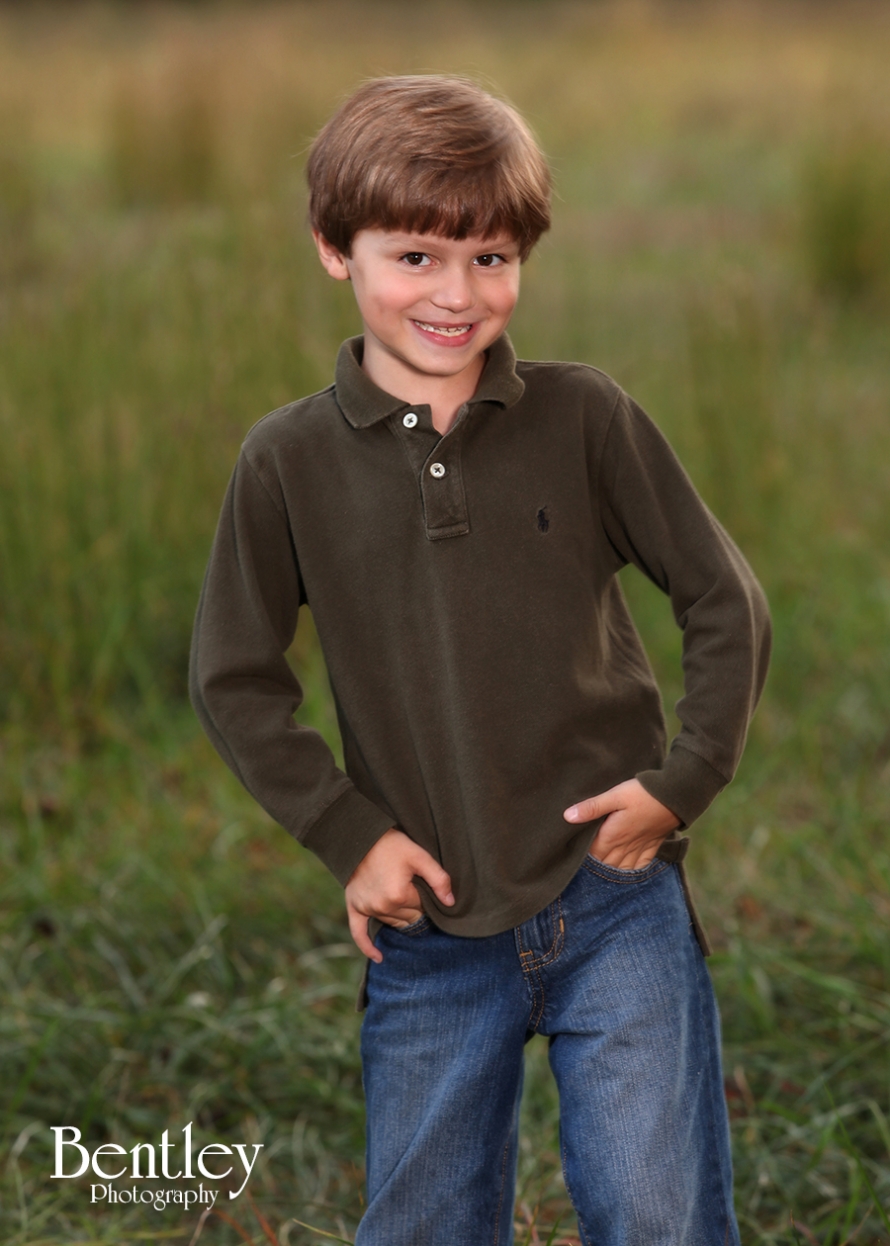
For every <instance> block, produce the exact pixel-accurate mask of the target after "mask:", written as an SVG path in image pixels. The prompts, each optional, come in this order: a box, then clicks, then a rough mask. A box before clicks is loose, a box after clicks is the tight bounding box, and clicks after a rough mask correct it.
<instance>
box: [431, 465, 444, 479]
mask: <svg viewBox="0 0 890 1246" xmlns="http://www.w3.org/2000/svg"><path fill="white" fill-rule="evenodd" d="M430 475H431V476H435V478H436V480H441V479H442V477H443V476H444V475H445V464H444V463H431V464H430Z"/></svg>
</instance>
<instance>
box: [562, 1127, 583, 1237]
mask: <svg viewBox="0 0 890 1246" xmlns="http://www.w3.org/2000/svg"><path fill="white" fill-rule="evenodd" d="M561 1150H562V1175H563V1179H564V1181H565V1183H566V1193H567V1194H568V1196H569V1199H570V1201H571V1204H572V1206H573V1207H574V1209H575V1218H576V1219H577V1221H578V1229H579V1231H580V1233H581V1236H582V1237H583V1238H584V1246H590V1234H589V1233H588V1232H587V1226H586V1225H585V1223H584V1221H583V1220H582V1219H581V1212H580V1211H579V1210H578V1204H577V1203H576V1202H575V1196H574V1194H573V1193H572V1187H571V1186H570V1185H569V1165H568V1158H569V1156H568V1151H567V1150H566V1144H565V1141H563V1144H562V1148H561Z"/></svg>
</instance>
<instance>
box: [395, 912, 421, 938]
mask: <svg viewBox="0 0 890 1246" xmlns="http://www.w3.org/2000/svg"><path fill="white" fill-rule="evenodd" d="M429 924H430V919H429V918H428V917H427V915H426V913H424V914H423V915H422V916H421V917H418V918H416V919H415V920H414V921H413V922H410V923H409V924H408V925H407V926H402V928H401V929H399V927H398V926H395V927H393V929H395V930H398V931H399V934H406V935H415V934H420V933H421V932H422V931H424V930H426V928H427V927H428V926H429Z"/></svg>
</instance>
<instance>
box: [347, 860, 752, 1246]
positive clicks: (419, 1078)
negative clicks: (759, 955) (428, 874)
mask: <svg viewBox="0 0 890 1246" xmlns="http://www.w3.org/2000/svg"><path fill="white" fill-rule="evenodd" d="M376 942H377V946H378V947H379V948H380V950H381V951H382V952H383V955H384V959H383V963H382V964H379V965H378V964H374V963H372V964H371V966H370V973H369V978H368V1009H367V1012H366V1014H365V1019H364V1023H363V1026H362V1064H363V1078H364V1086H365V1096H366V1101H367V1110H368V1126H367V1129H368V1135H367V1136H368V1148H367V1178H368V1203H367V1210H366V1213H365V1216H364V1218H363V1219H362V1222H361V1224H360V1226H359V1230H358V1235H357V1237H356V1246H511V1243H512V1242H513V1201H514V1186H515V1173H516V1159H517V1145H518V1140H517V1125H518V1113H519V1099H520V1094H521V1090H522V1069H523V1048H524V1046H525V1043H526V1041H527V1040H528V1039H529V1038H530V1037H531V1036H532V1035H533V1034H544V1035H546V1036H547V1037H548V1039H549V1053H550V1064H551V1068H552V1069H553V1073H554V1076H555V1078H556V1082H557V1086H558V1088H559V1098H560V1145H561V1151H562V1162H563V1171H564V1174H565V1180H566V1186H567V1189H568V1192H569V1195H570V1197H571V1200H572V1203H573V1205H574V1207H575V1211H576V1212H577V1215H578V1224H579V1229H580V1233H581V1240H582V1241H583V1242H584V1243H585V1246H738V1242H739V1237H738V1229H737V1226H736V1222H735V1217H734V1215H733V1210H732V1171H731V1164H730V1155H729V1136H728V1124H727V1116H726V1105H725V1100H724V1096H723V1081H722V1076H721V1069H720V1027H719V1020H718V1016H717V1009H716V1005H715V1002H714V995H713V991H712V988H711V981H710V977H709V975H708V971H707V969H706V967H705V962H704V959H703V957H702V954H701V950H700V948H699V946H698V943H697V942H696V939H695V935H694V933H693V930H692V928H691V926H690V918H689V912H688V909H687V906H686V902H685V899H684V895H683V891H682V887H681V883H680V879H679V877H678V873H677V867H676V865H672V864H668V863H667V862H664V861H661V860H658V859H656V860H655V861H653V862H652V863H651V864H650V865H648V866H646V867H645V868H644V869H642V870H618V869H615V868H614V867H612V866H608V865H604V864H603V863H602V862H600V861H597V860H595V859H594V858H592V857H587V858H586V859H585V861H584V863H583V865H582V867H581V868H580V870H579V871H578V873H577V874H576V875H575V877H574V878H573V879H572V881H571V883H570V884H569V886H568V887H567V888H566V889H565V891H563V892H562V894H561V895H559V896H558V897H557V898H556V900H554V901H553V903H552V904H551V905H549V906H548V907H547V908H546V909H544V910H543V911H542V912H540V913H538V914H537V915H536V916H535V917H532V918H530V919H529V920H528V921H526V922H523V923H522V925H521V926H517V927H516V928H515V929H513V930H507V931H505V932H504V933H502V934H498V935H492V936H490V937H487V938H477V939H471V938H459V937H457V936H454V935H449V934H445V933H444V932H443V931H441V930H439V929H438V928H437V927H436V926H434V925H433V924H432V923H431V922H430V921H429V919H428V918H427V917H421V918H420V919H419V921H416V922H415V923H414V924H413V925H411V926H409V927H407V928H405V929H403V930H395V929H393V928H392V927H389V926H385V927H383V929H382V930H381V931H380V932H379V934H378V935H377V938H376Z"/></svg>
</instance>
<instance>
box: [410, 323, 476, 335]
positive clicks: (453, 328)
mask: <svg viewBox="0 0 890 1246" xmlns="http://www.w3.org/2000/svg"><path fill="white" fill-rule="evenodd" d="M414 323H415V324H416V325H417V327H418V329H422V330H423V332H424V333H435V334H436V335H437V336H438V337H463V335H464V334H466V333H469V332H470V330H471V329H472V328H473V326H472V325H471V324H447V325H446V324H430V323H429V322H428V321H426V320H415V321H414Z"/></svg>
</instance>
